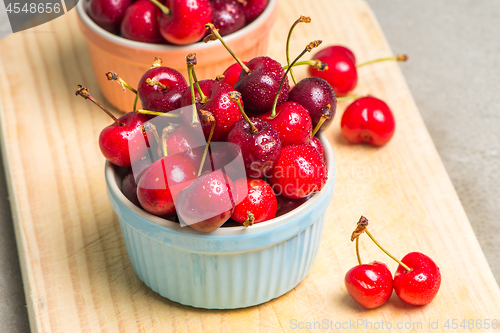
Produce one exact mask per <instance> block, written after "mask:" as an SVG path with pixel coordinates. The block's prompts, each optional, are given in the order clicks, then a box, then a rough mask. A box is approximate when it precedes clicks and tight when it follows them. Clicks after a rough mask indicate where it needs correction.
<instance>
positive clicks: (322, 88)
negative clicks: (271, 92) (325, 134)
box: [288, 77, 337, 130]
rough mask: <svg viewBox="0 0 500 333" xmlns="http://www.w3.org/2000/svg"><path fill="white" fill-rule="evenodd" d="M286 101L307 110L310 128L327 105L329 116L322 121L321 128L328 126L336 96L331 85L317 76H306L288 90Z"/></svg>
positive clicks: (335, 107) (335, 103)
mask: <svg viewBox="0 0 500 333" xmlns="http://www.w3.org/2000/svg"><path fill="white" fill-rule="evenodd" d="M288 101H289V102H296V103H299V104H300V105H302V106H303V107H304V108H306V109H307V110H308V111H309V114H310V115H311V120H312V128H315V127H316V125H317V124H318V122H319V120H320V119H321V115H322V114H323V110H324V109H325V108H326V107H327V106H328V105H329V106H330V112H331V116H330V118H329V119H328V120H326V121H325V122H324V123H323V125H322V127H321V128H322V130H323V129H326V128H327V127H328V126H329V124H330V123H331V122H332V120H333V117H334V116H335V111H336V110H337V98H336V97H335V92H334V91H333V88H332V86H331V85H330V84H329V83H328V82H326V81H325V80H323V79H321V78H318V77H308V78H305V79H302V80H300V81H299V82H298V83H297V84H296V85H295V86H294V87H293V88H292V90H291V91H290V94H289V96H288Z"/></svg>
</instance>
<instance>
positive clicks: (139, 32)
mask: <svg viewBox="0 0 500 333" xmlns="http://www.w3.org/2000/svg"><path fill="white" fill-rule="evenodd" d="M161 15H162V13H161V11H160V9H159V8H158V7H157V6H156V5H155V4H153V3H152V2H151V1H149V0H139V1H136V2H134V3H132V4H131V5H130V6H129V7H128V8H127V10H126V11H125V15H124V16H123V19H122V22H121V25H120V33H121V36H122V37H124V38H127V39H131V40H135V41H138V42H143V43H154V44H163V43H165V40H164V39H163V37H162V36H161V34H160V28H159V26H158V19H159V18H160V17H161Z"/></svg>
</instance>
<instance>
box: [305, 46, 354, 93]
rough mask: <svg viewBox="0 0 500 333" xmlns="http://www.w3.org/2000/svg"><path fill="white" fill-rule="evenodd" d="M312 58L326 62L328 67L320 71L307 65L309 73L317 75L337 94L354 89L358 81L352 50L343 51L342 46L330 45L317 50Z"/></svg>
mask: <svg viewBox="0 0 500 333" xmlns="http://www.w3.org/2000/svg"><path fill="white" fill-rule="evenodd" d="M313 59H317V60H320V61H322V62H325V63H327V64H328V69H326V70H324V71H320V70H319V69H316V68H314V67H312V66H310V67H309V75H311V76H315V77H319V78H322V79H324V80H325V81H326V82H328V83H329V84H330V85H331V86H332V88H333V90H334V91H335V94H336V95H337V96H345V95H347V94H348V93H349V92H350V91H352V90H354V88H355V87H356V84H357V83H358V71H357V69H356V62H355V58H354V55H353V54H352V52H350V53H348V52H346V51H345V47H343V46H337V45H334V46H330V47H326V48H324V49H323V50H321V51H319V52H317V53H316V54H315V55H314V56H313Z"/></svg>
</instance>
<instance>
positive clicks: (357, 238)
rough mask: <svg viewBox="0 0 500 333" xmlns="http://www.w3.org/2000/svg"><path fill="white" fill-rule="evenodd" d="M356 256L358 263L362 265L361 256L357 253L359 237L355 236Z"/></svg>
mask: <svg viewBox="0 0 500 333" xmlns="http://www.w3.org/2000/svg"><path fill="white" fill-rule="evenodd" d="M356 258H358V264H360V265H362V264H363V263H362V262H361V256H360V255H359V237H356Z"/></svg>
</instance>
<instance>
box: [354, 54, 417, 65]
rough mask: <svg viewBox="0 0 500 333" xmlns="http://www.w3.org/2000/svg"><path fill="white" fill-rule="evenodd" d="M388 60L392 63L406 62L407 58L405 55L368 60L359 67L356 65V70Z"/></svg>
mask: <svg viewBox="0 0 500 333" xmlns="http://www.w3.org/2000/svg"><path fill="white" fill-rule="evenodd" d="M390 60H394V61H406V60H408V56H407V55H406V54H398V55H397V56H395V57H387V58H380V59H374V60H370V61H367V62H363V63H361V64H359V65H356V68H359V67H361V66H365V65H369V64H373V63H375V62H381V61H390Z"/></svg>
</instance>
